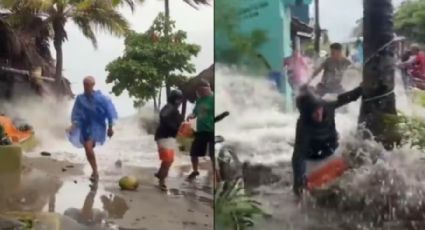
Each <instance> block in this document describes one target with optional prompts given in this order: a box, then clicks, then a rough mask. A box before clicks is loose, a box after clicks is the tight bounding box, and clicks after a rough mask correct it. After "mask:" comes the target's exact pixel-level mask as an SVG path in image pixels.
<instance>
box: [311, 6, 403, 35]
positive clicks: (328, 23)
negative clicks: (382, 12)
mask: <svg viewBox="0 0 425 230" xmlns="http://www.w3.org/2000/svg"><path fill="white" fill-rule="evenodd" d="M319 1H320V21H321V22H320V24H321V27H322V28H323V29H328V30H329V36H330V38H331V40H332V41H335V42H340V41H344V40H346V39H347V38H349V36H350V33H351V31H352V29H353V28H354V26H355V25H356V21H357V20H358V19H360V18H362V17H363V0H319ZM401 2H403V0H393V4H394V5H395V6H398V5H399V4H400V3H401ZM313 7H314V4H312V6H311V12H312V13H313V12H314V11H313V9H314V8H313ZM312 16H314V14H312Z"/></svg>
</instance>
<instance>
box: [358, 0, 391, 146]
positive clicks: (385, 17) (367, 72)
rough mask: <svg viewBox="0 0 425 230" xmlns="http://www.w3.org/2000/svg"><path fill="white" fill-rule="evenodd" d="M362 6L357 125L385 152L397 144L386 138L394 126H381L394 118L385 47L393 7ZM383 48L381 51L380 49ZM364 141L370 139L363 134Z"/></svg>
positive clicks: (381, 0)
mask: <svg viewBox="0 0 425 230" xmlns="http://www.w3.org/2000/svg"><path fill="white" fill-rule="evenodd" d="M363 4H364V24H363V25H364V30H363V31H364V53H365V57H366V58H368V59H369V60H368V59H365V64H364V68H363V82H364V85H363V86H364V95H363V99H362V104H361V108H360V116H359V123H361V124H364V125H365V128H367V129H368V130H369V131H370V132H371V134H372V135H373V136H374V137H375V138H376V140H377V141H379V142H381V143H383V144H384V146H385V147H386V148H388V149H390V148H392V147H393V145H394V143H397V142H398V141H399V139H398V137H395V136H391V135H386V134H388V133H392V132H391V131H393V130H395V129H394V128H395V127H394V125H395V124H388V123H387V122H385V115H396V114H397V110H396V101H395V100H396V99H395V94H394V93H393V90H394V59H393V57H394V50H393V47H392V46H386V44H389V43H390V42H391V40H392V39H393V35H394V28H393V19H392V17H393V6H392V2H391V0H363ZM384 46H386V48H384V49H382V47H384ZM365 137H366V138H371V136H370V135H368V134H366V136H365Z"/></svg>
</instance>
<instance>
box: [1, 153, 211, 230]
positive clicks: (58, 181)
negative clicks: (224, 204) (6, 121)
mask: <svg viewBox="0 0 425 230" xmlns="http://www.w3.org/2000/svg"><path fill="white" fill-rule="evenodd" d="M26 164H30V165H31V167H28V166H27V167H25V168H24V169H23V170H22V172H21V173H17V172H15V173H14V174H11V175H0V182H1V183H0V184H1V185H2V188H7V189H1V192H0V214H1V213H5V214H7V213H10V212H19V213H26V214H28V213H31V214H34V213H43V215H44V214H46V213H47V214H48V213H51V214H52V215H53V214H55V215H56V214H57V215H56V216H54V217H52V218H53V219H57V220H59V222H64V221H65V222H67V225H72V226H74V227H73V228H70V229H76V230H78V229H132V230H141V229H146V230H148V229H155V230H161V229H164V230H165V229H176V230H178V229H182V230H183V229H193V230H198V229H199V230H204V229H205V230H211V229H213V216H212V215H213V210H212V205H213V199H212V197H213V195H212V187H211V186H210V184H212V183H211V178H209V177H208V174H207V173H206V171H203V172H202V174H201V177H200V178H198V179H197V181H196V182H194V183H189V182H186V181H185V180H184V177H183V176H184V175H187V174H188V173H189V169H190V167H188V166H185V167H179V168H176V169H175V170H174V171H172V172H171V177H170V179H169V180H168V187H169V191H168V192H161V191H160V190H159V188H158V187H157V182H156V181H155V179H154V177H153V174H154V171H155V170H154V169H151V168H137V167H130V166H128V167H127V166H125V165H119V166H113V167H108V168H104V169H103V170H102V171H101V178H100V181H99V182H98V183H97V184H96V185H95V184H92V183H90V182H89V180H88V176H86V175H87V174H86V175H85V174H84V173H82V172H83V171H85V170H84V168H82V167H81V165H77V164H76V165H74V164H71V163H69V162H61V161H57V160H53V159H50V158H49V157H44V158H37V159H35V158H29V159H26ZM47 165H48V166H47ZM123 175H135V176H136V177H137V178H138V179H139V182H140V183H139V184H140V185H139V187H138V189H137V190H136V191H122V190H121V189H120V188H119V186H118V180H119V178H121V177H122V176H123ZM14 215H16V214H14ZM7 216H10V215H7ZM12 216H13V215H12ZM0 219H1V218H0ZM41 219H42V218H41ZM0 223H2V221H0ZM70 223H72V224H70ZM36 229H38V228H36ZM59 229H65V228H64V227H63V226H62V227H61V228H59Z"/></svg>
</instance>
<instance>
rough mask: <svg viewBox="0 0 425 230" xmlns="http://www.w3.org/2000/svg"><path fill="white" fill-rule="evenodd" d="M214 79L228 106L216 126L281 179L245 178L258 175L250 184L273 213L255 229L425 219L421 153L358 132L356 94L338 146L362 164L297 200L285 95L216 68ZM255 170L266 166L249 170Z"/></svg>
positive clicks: (308, 229)
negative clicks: (365, 137)
mask: <svg viewBox="0 0 425 230" xmlns="http://www.w3.org/2000/svg"><path fill="white" fill-rule="evenodd" d="M349 74H351V76H349V78H348V79H349V80H348V81H346V82H344V83H345V87H346V89H351V88H354V87H355V85H356V84H358V83H359V82H360V80H361V77H360V76H358V74H357V75H356V73H355V72H354V71H353V72H350V73H349ZM396 81H397V87H396V94H397V108H398V109H399V110H401V111H403V112H404V113H406V114H411V113H412V111H413V109H415V110H416V109H418V108H414V107H413V106H412V105H411V104H410V103H409V101H408V100H407V97H406V96H405V94H404V90H403V88H402V86H401V82H400V79H399V78H397V80H396ZM216 84H218V86H217V87H218V88H220V89H222V90H220V91H218V92H217V94H216V108H219V109H220V111H221V110H228V111H229V112H230V113H231V116H229V117H228V118H227V119H226V120H224V121H223V122H220V123H219V124H218V125H217V126H216V132H217V133H219V134H220V135H223V136H224V137H225V138H226V139H227V141H228V143H229V144H230V145H232V146H234V149H235V152H236V154H237V155H238V156H239V157H240V158H241V160H243V161H247V162H249V163H250V164H252V165H256V164H259V165H263V166H265V167H266V168H269V169H271V171H267V170H264V173H265V175H264V176H263V178H272V177H278V178H279V180H278V181H272V182H266V183H261V182H260V183H257V182H258V181H251V182H249V180H258V178H260V177H258V176H256V177H251V176H249V178H246V180H248V185H249V184H253V185H254V186H251V191H250V192H251V193H252V194H253V196H254V198H255V199H257V200H259V201H260V202H261V203H262V207H263V208H264V210H265V211H266V212H268V213H270V214H271V217H270V218H266V219H264V220H262V221H261V220H260V222H259V223H258V225H257V228H258V229H270V230H278V229H294V230H322V229H323V230H324V229H327V230H328V229H330V230H333V229H335V230H339V229H349V230H350V229H353V230H392V229H394V230H396V229H397V230H404V229H406V230H408V229H423V228H421V227H418V224H420V223H423V221H424V220H425V218H424V217H423V216H422V214H423V213H424V210H425V209H424V205H423V204H424V203H425V196H424V195H423V194H424V192H425V187H424V186H425V179H424V178H425V177H424V176H425V171H424V169H423V160H422V158H423V157H424V155H423V153H422V152H421V151H418V150H415V149H412V148H410V147H409V146H404V147H402V148H400V149H396V150H394V151H392V152H386V151H385V150H384V149H383V148H382V147H381V146H379V145H377V144H376V143H374V142H366V141H364V140H362V139H360V138H358V137H357V136H356V129H357V117H358V113H359V105H360V104H359V103H360V101H357V102H355V103H352V104H350V105H349V106H348V109H347V111H346V112H340V113H338V114H337V116H336V125H337V130H338V132H339V134H340V144H341V145H340V148H339V149H338V151H341V152H342V153H344V154H346V157H347V158H348V159H353V160H358V159H361V160H362V164H361V165H358V166H357V167H355V168H354V169H353V170H351V171H350V172H348V173H346V174H345V175H344V176H343V177H342V178H341V179H340V180H339V182H338V183H336V185H332V186H330V187H329V188H326V189H325V190H324V192H323V193H320V194H315V196H314V197H307V198H306V199H305V202H304V204H303V205H301V206H299V205H296V204H295V202H294V201H295V200H294V196H293V194H292V189H291V186H292V169H291V164H290V159H291V156H292V150H293V149H292V143H293V141H294V136H295V124H296V119H297V116H298V115H297V113H296V112H294V113H285V112H284V111H283V108H284V101H283V98H282V96H281V95H279V94H278V93H276V91H275V90H273V86H272V84H270V83H269V82H268V81H267V80H265V79H264V78H260V77H249V76H243V75H241V74H238V73H236V72H234V71H230V70H229V69H226V68H221V69H219V71H216ZM418 111H423V109H420V110H418ZM259 173H260V174H261V173H263V172H259V171H256V173H254V174H259ZM245 182H247V181H245ZM258 184H262V185H261V186H258ZM420 226H422V227H423V225H420Z"/></svg>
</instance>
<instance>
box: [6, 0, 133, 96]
mask: <svg viewBox="0 0 425 230" xmlns="http://www.w3.org/2000/svg"><path fill="white" fill-rule="evenodd" d="M122 4H127V5H129V6H130V7H132V8H133V7H134V1H132V0H49V1H46V0H0V7H1V8H3V9H8V10H10V11H11V12H12V13H13V14H14V15H15V16H16V17H18V18H28V16H36V17H40V18H43V24H44V25H45V26H47V27H49V28H50V29H51V30H52V31H53V44H54V47H55V50H56V74H55V78H56V82H57V84H58V90H60V89H61V88H62V84H63V82H62V69H63V51H62V44H63V42H64V41H66V39H67V33H66V30H65V26H66V23H67V22H68V21H69V20H71V21H73V22H74V23H75V24H76V25H77V26H78V27H79V28H80V30H81V32H82V33H83V35H84V36H85V37H87V38H88V39H89V40H91V42H92V43H93V46H94V47H96V48H97V39H96V35H95V33H94V31H95V30H96V29H97V30H105V31H109V32H110V33H112V34H113V35H116V36H123V35H125V34H126V33H127V32H128V31H129V23H128V22H127V20H126V19H125V18H124V16H123V15H122V14H120V13H119V12H118V10H117V9H116V7H115V6H117V5H122Z"/></svg>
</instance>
